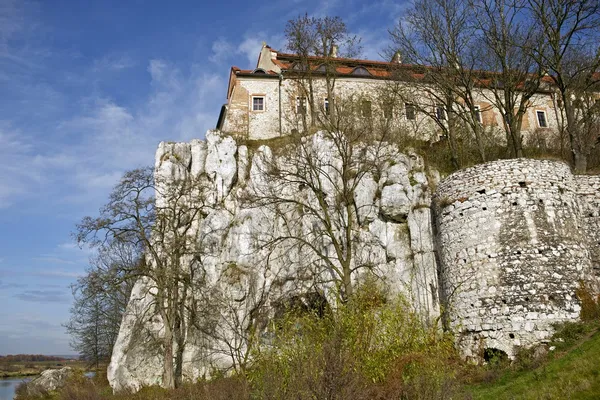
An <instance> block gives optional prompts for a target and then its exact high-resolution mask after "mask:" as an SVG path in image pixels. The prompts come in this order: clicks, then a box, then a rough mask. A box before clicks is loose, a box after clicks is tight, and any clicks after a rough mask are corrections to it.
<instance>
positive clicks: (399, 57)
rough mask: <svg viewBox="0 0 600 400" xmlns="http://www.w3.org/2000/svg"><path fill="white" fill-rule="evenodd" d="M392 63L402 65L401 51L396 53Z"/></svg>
mask: <svg viewBox="0 0 600 400" xmlns="http://www.w3.org/2000/svg"><path fill="white" fill-rule="evenodd" d="M392 62H393V63H396V64H402V55H400V50H398V51H396V52H395V53H394V56H393V57H392Z"/></svg>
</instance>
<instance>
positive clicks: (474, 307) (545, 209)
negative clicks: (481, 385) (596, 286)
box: [434, 159, 593, 358]
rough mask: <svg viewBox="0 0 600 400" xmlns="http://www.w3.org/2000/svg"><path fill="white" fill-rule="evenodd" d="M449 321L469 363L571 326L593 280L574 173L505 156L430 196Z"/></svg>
mask: <svg viewBox="0 0 600 400" xmlns="http://www.w3.org/2000/svg"><path fill="white" fill-rule="evenodd" d="M434 206H435V215H436V217H435V218H436V229H437V235H436V241H437V245H438V251H439V261H440V270H441V274H440V280H441V289H442V297H443V298H444V300H445V302H446V307H447V308H446V309H447V319H446V322H447V323H448V324H449V325H450V327H451V328H452V329H453V331H454V332H455V333H456V334H457V339H458V344H459V346H460V348H461V351H462V352H463V354H464V355H465V356H467V357H474V358H479V357H481V356H483V355H484V353H485V350H486V349H496V350H501V351H503V352H505V353H506V354H507V355H508V356H509V357H512V356H513V355H514V354H515V351H516V349H517V348H518V347H519V346H529V345H532V344H534V343H539V342H540V341H543V340H544V339H547V338H549V336H550V335H551V334H552V324H554V323H557V322H563V321H569V320H575V319H577V318H578V317H579V311H580V306H579V302H578V299H577V297H576V295H575V291H576V289H577V288H578V287H579V285H580V282H581V281H584V280H586V279H590V278H591V277H592V276H593V274H592V268H591V260H590V255H589V251H588V247H587V243H586V242H587V241H586V238H585V237H584V234H583V232H584V230H583V229H582V226H581V221H582V216H581V207H580V205H579V200H578V196H577V193H576V185H575V181H574V177H573V175H572V174H571V171H570V169H569V167H568V165H567V164H565V163H562V162H555V161H540V160H529V159H516V160H502V161H495V162H490V163H487V164H482V165H478V166H475V167H472V168H468V169H465V170H462V171H458V172H456V173H454V174H452V175H450V176H449V177H448V178H446V179H445V180H444V181H442V182H441V183H440V185H439V187H438V189H437V191H436V194H435V197H434Z"/></svg>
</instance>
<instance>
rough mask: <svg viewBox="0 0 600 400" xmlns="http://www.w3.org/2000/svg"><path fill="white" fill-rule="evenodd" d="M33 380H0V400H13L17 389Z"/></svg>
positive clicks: (28, 378)
mask: <svg viewBox="0 0 600 400" xmlns="http://www.w3.org/2000/svg"><path fill="white" fill-rule="evenodd" d="M30 380H31V378H30V377H27V378H0V400H13V398H14V397H15V389H16V388H17V386H19V384H20V383H21V382H23V381H30Z"/></svg>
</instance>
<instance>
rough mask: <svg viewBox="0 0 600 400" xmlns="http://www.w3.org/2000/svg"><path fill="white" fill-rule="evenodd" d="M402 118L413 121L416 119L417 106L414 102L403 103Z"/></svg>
mask: <svg viewBox="0 0 600 400" xmlns="http://www.w3.org/2000/svg"><path fill="white" fill-rule="evenodd" d="M409 110H410V113H409ZM409 116H410V118H409ZM404 118H405V119H406V120H407V121H415V120H416V119H417V108H416V107H415V104H414V103H404Z"/></svg>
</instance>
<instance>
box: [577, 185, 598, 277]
mask: <svg viewBox="0 0 600 400" xmlns="http://www.w3.org/2000/svg"><path fill="white" fill-rule="evenodd" d="M575 184H576V185H577V189H576V190H577V194H578V195H579V198H580V199H581V201H580V202H581V207H582V221H583V230H584V232H585V235H586V237H587V240H588V246H589V249H590V256H591V258H592V266H593V268H594V272H595V275H596V277H600V238H599V237H598V233H599V232H600V176H599V175H577V176H575Z"/></svg>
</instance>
